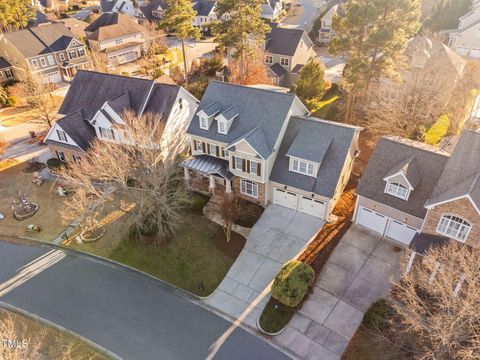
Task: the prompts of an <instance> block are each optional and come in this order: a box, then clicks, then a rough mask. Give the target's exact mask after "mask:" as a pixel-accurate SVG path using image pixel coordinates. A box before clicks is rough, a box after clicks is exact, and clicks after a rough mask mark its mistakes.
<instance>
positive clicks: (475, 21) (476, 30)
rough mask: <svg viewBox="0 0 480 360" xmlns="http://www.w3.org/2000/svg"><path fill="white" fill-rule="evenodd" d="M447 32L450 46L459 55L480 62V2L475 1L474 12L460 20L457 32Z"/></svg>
mask: <svg viewBox="0 0 480 360" xmlns="http://www.w3.org/2000/svg"><path fill="white" fill-rule="evenodd" d="M447 32H448V34H449V40H448V46H450V47H451V48H452V49H453V50H454V51H455V52H456V53H457V54H459V55H461V56H465V57H467V58H470V59H474V60H480V1H479V0H476V1H474V3H473V7H472V10H471V11H469V12H468V13H467V14H465V15H464V16H462V17H461V18H460V24H459V25H458V29H457V30H452V31H447Z"/></svg>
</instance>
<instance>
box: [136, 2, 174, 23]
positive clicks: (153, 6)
mask: <svg viewBox="0 0 480 360" xmlns="http://www.w3.org/2000/svg"><path fill="white" fill-rule="evenodd" d="M158 7H161V8H162V10H166V9H167V8H168V2H167V1H166V0H150V1H149V2H148V3H145V4H143V5H142V6H140V7H139V9H140V11H141V12H142V14H143V16H145V18H146V19H147V20H150V21H154V20H159V19H158V18H157V17H155V16H153V13H152V11H154V10H157V9H158Z"/></svg>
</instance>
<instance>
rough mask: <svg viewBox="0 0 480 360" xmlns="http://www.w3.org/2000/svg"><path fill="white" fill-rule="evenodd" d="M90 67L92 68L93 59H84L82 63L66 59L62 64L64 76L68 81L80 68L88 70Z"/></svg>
mask: <svg viewBox="0 0 480 360" xmlns="http://www.w3.org/2000/svg"><path fill="white" fill-rule="evenodd" d="M90 68H91V61H84V62H80V63H74V62H72V61H65V62H64V63H62V64H61V65H60V71H61V74H62V78H63V80H65V81H66V82H71V81H72V80H73V78H74V77H75V75H76V73H77V71H78V70H88V69H90Z"/></svg>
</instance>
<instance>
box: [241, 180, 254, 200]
mask: <svg viewBox="0 0 480 360" xmlns="http://www.w3.org/2000/svg"><path fill="white" fill-rule="evenodd" d="M247 185H251V190H252V193H251V194H249V193H248V188H247ZM240 193H242V194H244V195H247V196H250V197H253V198H258V184H257V183H256V182H255V181H251V180H246V179H241V180H240Z"/></svg>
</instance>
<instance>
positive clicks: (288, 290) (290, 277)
mask: <svg viewBox="0 0 480 360" xmlns="http://www.w3.org/2000/svg"><path fill="white" fill-rule="evenodd" d="M314 277H315V272H314V270H313V269H312V267H311V266H310V265H308V264H305V263H303V262H301V261H298V260H290V261H288V262H287V263H285V264H284V265H283V267H282V269H281V270H280V272H279V273H278V275H277V276H276V277H275V280H274V281H273V285H272V297H273V298H274V299H275V300H277V301H279V302H281V303H282V304H284V305H286V306H290V307H296V306H298V305H300V303H301V302H302V300H303V298H304V297H305V295H306V294H307V292H308V288H309V287H310V286H312V285H313V279H314Z"/></svg>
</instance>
